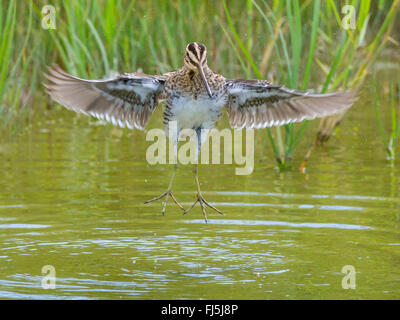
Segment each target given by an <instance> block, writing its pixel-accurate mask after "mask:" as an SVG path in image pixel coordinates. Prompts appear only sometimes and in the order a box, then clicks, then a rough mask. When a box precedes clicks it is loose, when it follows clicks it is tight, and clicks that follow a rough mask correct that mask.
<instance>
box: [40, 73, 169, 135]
mask: <svg viewBox="0 0 400 320" xmlns="http://www.w3.org/2000/svg"><path fill="white" fill-rule="evenodd" d="M45 76H46V78H47V79H48V80H49V81H50V83H47V84H45V86H46V88H47V91H48V93H49V94H50V96H51V97H52V98H53V99H54V100H55V101H57V102H59V103H61V104H62V105H63V106H65V107H66V108H67V109H71V110H74V111H76V112H80V113H84V114H86V115H91V116H94V117H96V118H99V119H102V120H106V121H109V122H112V123H113V124H114V125H119V126H121V127H125V125H126V126H127V127H128V128H130V129H132V128H133V127H136V128H138V129H144V127H145V126H146V124H147V122H148V121H149V119H150V116H151V114H152V113H153V111H154V109H155V108H156V106H157V105H158V103H159V98H160V94H161V92H162V91H163V89H164V84H165V81H166V77H163V76H150V75H138V74H125V75H119V76H116V77H114V78H111V79H104V80H85V79H80V78H77V77H74V76H71V75H70V74H68V73H66V72H65V71H63V70H62V69H61V68H59V67H56V68H55V69H52V68H49V74H45Z"/></svg>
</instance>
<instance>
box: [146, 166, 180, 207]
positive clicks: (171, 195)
mask: <svg viewBox="0 0 400 320" xmlns="http://www.w3.org/2000/svg"><path fill="white" fill-rule="evenodd" d="M177 168H178V164H175V165H174V172H173V173H172V177H171V180H170V182H169V186H168V189H167V191H165V192H164V193H163V194H161V195H159V196H158V197H155V198H153V199H150V200H147V201H146V202H145V204H146V203H150V202H153V201H156V200H159V199H162V198H164V197H165V200H164V202H163V209H162V214H163V215H164V214H165V209H166V207H167V202H168V197H171V198H172V200H173V201H174V202H175V203H176V205H177V206H178V207H179V208H181V209H182V210H185V209H184V208H183V207H182V205H181V204H180V203H179V202H178V201H177V200H176V199H175V197H174V195H173V194H172V184H173V182H174V178H175V173H176V169H177Z"/></svg>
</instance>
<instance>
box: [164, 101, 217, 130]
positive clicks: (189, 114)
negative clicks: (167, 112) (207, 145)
mask: <svg viewBox="0 0 400 320" xmlns="http://www.w3.org/2000/svg"><path fill="white" fill-rule="evenodd" d="M224 105H225V99H224V97H223V96H222V95H220V96H219V97H213V98H212V99H210V98H209V97H208V96H200V97H198V98H197V99H196V100H194V99H193V97H192V96H189V95H183V96H180V97H175V98H174V99H173V101H172V104H171V113H172V115H173V118H174V119H173V120H176V121H177V122H178V126H179V128H180V129H196V128H199V127H200V128H204V129H205V128H212V127H213V126H214V124H215V122H217V121H218V120H219V118H220V117H221V109H222V107H223V106H224Z"/></svg>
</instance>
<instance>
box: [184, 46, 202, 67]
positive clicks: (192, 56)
mask: <svg viewBox="0 0 400 320" xmlns="http://www.w3.org/2000/svg"><path fill="white" fill-rule="evenodd" d="M185 65H186V66H187V67H188V68H189V69H191V70H193V71H197V70H198V66H199V65H201V66H202V67H204V66H206V65H207V49H206V46H205V45H204V44H202V43H199V42H191V43H189V44H188V45H187V46H186V54H185Z"/></svg>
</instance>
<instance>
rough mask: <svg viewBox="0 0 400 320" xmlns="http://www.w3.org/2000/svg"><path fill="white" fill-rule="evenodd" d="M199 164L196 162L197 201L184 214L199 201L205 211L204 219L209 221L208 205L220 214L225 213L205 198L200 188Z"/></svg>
mask: <svg viewBox="0 0 400 320" xmlns="http://www.w3.org/2000/svg"><path fill="white" fill-rule="evenodd" d="M197 166H198V164H197V163H196V164H195V167H194V178H195V180H196V186H197V196H196V201H195V202H194V203H193V204H192V205H191V207H190V208H189V209H188V210H186V211H185V212H184V213H183V214H186V213H188V212H189V211H190V210H192V208H193V207H194V206H195V205H196V203H197V202H198V203H200V206H201V210H202V211H203V215H204V219H205V220H206V222H207V213H206V206H207V207H210V208H211V209H213V210H215V211H217V212H218V213H219V214H223V213H222V212H221V211H219V210H218V209H217V208H215V207H214V206H213V205H211V204H210V203H208V202H207V201H206V199H204V197H203V196H202V194H201V190H200V183H199V177H198V174H197Z"/></svg>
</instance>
